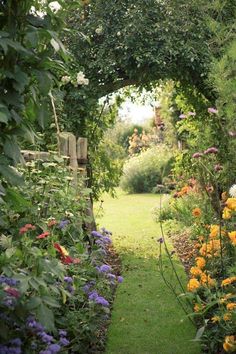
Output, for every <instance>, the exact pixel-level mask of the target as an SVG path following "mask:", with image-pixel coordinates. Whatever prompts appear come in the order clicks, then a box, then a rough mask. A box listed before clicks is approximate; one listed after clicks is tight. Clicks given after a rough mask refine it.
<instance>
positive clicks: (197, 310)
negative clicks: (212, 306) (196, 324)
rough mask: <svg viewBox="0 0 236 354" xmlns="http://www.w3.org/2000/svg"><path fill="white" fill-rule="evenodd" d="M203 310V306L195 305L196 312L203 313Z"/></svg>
mask: <svg viewBox="0 0 236 354" xmlns="http://www.w3.org/2000/svg"><path fill="white" fill-rule="evenodd" d="M203 309H204V306H203V305H200V304H195V305H194V308H193V310H194V312H200V311H202V310H203Z"/></svg>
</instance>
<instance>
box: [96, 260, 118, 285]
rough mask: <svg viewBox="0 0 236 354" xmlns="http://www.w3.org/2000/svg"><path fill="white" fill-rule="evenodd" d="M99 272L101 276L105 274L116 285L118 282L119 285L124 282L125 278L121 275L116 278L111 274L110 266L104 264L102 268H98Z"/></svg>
mask: <svg viewBox="0 0 236 354" xmlns="http://www.w3.org/2000/svg"><path fill="white" fill-rule="evenodd" d="M96 269H97V271H98V272H99V273H100V274H101V273H102V274H105V275H106V277H107V278H108V279H110V281H111V283H114V281H115V280H117V282H118V283H122V282H123V277H122V276H121V275H118V276H116V275H115V274H112V273H111V270H112V269H111V266H109V265H108V264H102V265H101V266H96Z"/></svg>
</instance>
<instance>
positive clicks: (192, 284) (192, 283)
mask: <svg viewBox="0 0 236 354" xmlns="http://www.w3.org/2000/svg"><path fill="white" fill-rule="evenodd" d="M200 286H201V284H200V283H199V281H198V280H197V279H195V278H192V279H190V280H189V282H188V285H187V289H188V291H191V292H192V291H195V290H197V289H198V288H200Z"/></svg>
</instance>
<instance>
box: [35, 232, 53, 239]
mask: <svg viewBox="0 0 236 354" xmlns="http://www.w3.org/2000/svg"><path fill="white" fill-rule="evenodd" d="M49 234H50V233H49V232H48V231H46V232H44V233H43V234H41V235H38V236H36V238H45V237H47V236H49Z"/></svg>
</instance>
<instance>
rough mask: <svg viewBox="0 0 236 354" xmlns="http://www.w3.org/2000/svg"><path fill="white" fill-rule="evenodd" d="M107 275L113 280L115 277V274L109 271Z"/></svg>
mask: <svg viewBox="0 0 236 354" xmlns="http://www.w3.org/2000/svg"><path fill="white" fill-rule="evenodd" d="M107 277H108V278H110V279H111V280H115V279H116V276H115V274H111V273H108V274H107Z"/></svg>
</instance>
